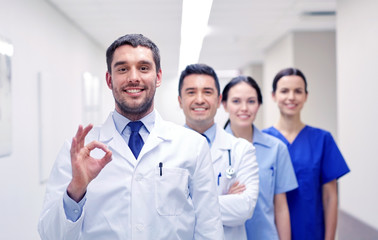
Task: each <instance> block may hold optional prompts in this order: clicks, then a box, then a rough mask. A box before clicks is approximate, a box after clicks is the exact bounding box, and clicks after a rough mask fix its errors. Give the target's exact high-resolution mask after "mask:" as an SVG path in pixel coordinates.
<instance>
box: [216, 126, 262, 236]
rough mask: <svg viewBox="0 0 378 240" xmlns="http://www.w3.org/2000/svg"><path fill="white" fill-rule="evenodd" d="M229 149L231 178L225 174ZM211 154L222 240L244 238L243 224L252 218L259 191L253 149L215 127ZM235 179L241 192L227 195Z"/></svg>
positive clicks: (243, 140) (246, 143)
mask: <svg viewBox="0 0 378 240" xmlns="http://www.w3.org/2000/svg"><path fill="white" fill-rule="evenodd" d="M228 149H230V150H231V165H232V167H233V168H234V170H235V174H234V176H233V178H232V179H228V178H227V177H226V175H227V174H226V170H227V169H228V168H229V155H228ZM211 156H212V159H213V167H214V173H215V176H216V180H217V182H218V180H219V185H218V194H219V203H220V207H221V214H222V222H223V228H224V233H225V239H226V240H233V239H238V240H243V239H247V236H246V231H245V227H244V223H245V221H246V220H248V219H249V218H251V216H252V214H253V211H254V209H255V206H256V202H257V197H258V193H259V175H258V164H257V161H256V154H255V148H254V147H253V145H252V144H251V143H250V142H248V141H247V140H245V139H241V138H236V137H234V136H232V135H231V134H229V133H227V132H226V131H224V130H223V129H222V128H220V127H218V126H217V129H216V135H215V139H214V142H213V144H212V146H211ZM219 173H220V175H219ZM219 176H220V177H219ZM236 180H237V181H239V182H240V183H241V184H244V185H245V186H246V190H245V191H244V192H243V193H241V194H229V195H227V192H228V190H229V188H230V186H231V185H232V184H233V183H234V182H235V181H236Z"/></svg>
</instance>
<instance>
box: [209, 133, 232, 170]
mask: <svg viewBox="0 0 378 240" xmlns="http://www.w3.org/2000/svg"><path fill="white" fill-rule="evenodd" d="M225 134H228V133H225V132H224V131H223V130H222V129H221V128H219V127H218V126H217V129H216V133H215V139H214V142H213V144H212V145H211V156H212V159H213V163H215V162H216V161H219V160H220V159H222V155H223V154H224V153H225V151H227V150H228V149H231V147H232V143H231V141H230V138H229V137H227V135H225Z"/></svg>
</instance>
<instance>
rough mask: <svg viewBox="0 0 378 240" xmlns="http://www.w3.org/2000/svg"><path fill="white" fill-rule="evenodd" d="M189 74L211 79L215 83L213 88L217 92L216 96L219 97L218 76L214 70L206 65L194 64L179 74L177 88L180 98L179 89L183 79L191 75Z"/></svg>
mask: <svg viewBox="0 0 378 240" xmlns="http://www.w3.org/2000/svg"><path fill="white" fill-rule="evenodd" d="M191 74H204V75H209V76H211V77H213V79H214V82H215V87H216V88H217V91H218V96H219V95H220V86H219V80H218V76H217V74H216V73H215V71H214V69H213V68H212V67H210V66H208V65H206V64H202V63H196V64H191V65H188V66H186V68H185V69H184V70H183V71H182V72H181V75H180V80H179V86H178V93H179V96H181V89H182V85H183V84H184V78H185V77H187V76H189V75H191Z"/></svg>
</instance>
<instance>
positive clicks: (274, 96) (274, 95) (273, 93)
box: [272, 92, 276, 102]
mask: <svg viewBox="0 0 378 240" xmlns="http://www.w3.org/2000/svg"><path fill="white" fill-rule="evenodd" d="M272 99H273V101H275V102H276V93H275V92H272Z"/></svg>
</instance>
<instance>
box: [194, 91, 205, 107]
mask: <svg viewBox="0 0 378 240" xmlns="http://www.w3.org/2000/svg"><path fill="white" fill-rule="evenodd" d="M204 101H205V98H204V96H203V94H202V93H201V92H199V93H197V94H196V103H197V104H201V103H204Z"/></svg>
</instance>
